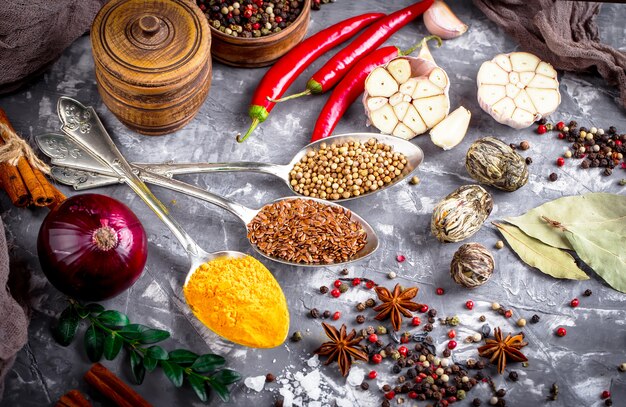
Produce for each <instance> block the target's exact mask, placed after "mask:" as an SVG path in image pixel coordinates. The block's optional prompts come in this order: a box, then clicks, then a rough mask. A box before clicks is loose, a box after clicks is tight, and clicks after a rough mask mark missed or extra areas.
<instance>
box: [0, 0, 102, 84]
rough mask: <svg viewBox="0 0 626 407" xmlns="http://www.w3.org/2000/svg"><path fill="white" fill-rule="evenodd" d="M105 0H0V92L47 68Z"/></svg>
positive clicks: (87, 26)
mask: <svg viewBox="0 0 626 407" xmlns="http://www.w3.org/2000/svg"><path fill="white" fill-rule="evenodd" d="M106 1H107V0H29V1H25V0H0V94H1V93H6V92H10V91H13V90H15V89H17V88H18V87H19V86H21V85H22V84H23V83H24V82H25V81H26V80H28V79H29V77H30V76H32V75H35V74H38V73H40V72H41V71H42V69H44V68H46V67H47V66H48V65H49V64H50V63H51V62H53V61H54V60H55V59H56V58H58V56H59V55H61V53H62V52H63V50H64V49H65V48H67V47H68V46H69V45H70V44H71V43H72V42H73V41H74V40H75V39H76V38H78V37H79V36H81V35H82V34H84V33H85V32H86V31H87V30H88V29H89V27H90V26H91V22H92V21H93V19H94V17H95V16H96V13H97V12H98V10H100V7H102V5H103V4H104V3H106Z"/></svg>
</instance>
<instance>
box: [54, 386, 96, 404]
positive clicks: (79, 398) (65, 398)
mask: <svg viewBox="0 0 626 407" xmlns="http://www.w3.org/2000/svg"><path fill="white" fill-rule="evenodd" d="M54 407H91V403H90V402H89V401H88V400H87V399H86V398H85V396H83V393H81V392H79V391H78V390H70V391H68V392H67V393H65V394H64V395H62V396H61V398H60V399H59V401H57V403H56V404H55V405H54Z"/></svg>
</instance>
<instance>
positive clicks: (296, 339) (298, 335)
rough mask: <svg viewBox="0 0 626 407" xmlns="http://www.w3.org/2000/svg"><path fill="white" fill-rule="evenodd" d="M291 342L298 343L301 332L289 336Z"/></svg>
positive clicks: (300, 338)
mask: <svg viewBox="0 0 626 407" xmlns="http://www.w3.org/2000/svg"><path fill="white" fill-rule="evenodd" d="M291 340H292V341H293V342H300V341H301V340H302V332H300V331H296V332H294V333H293V335H291Z"/></svg>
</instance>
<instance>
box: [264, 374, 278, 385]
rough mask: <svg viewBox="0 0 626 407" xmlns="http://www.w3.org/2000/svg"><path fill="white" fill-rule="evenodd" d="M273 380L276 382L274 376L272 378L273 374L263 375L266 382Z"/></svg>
mask: <svg viewBox="0 0 626 407" xmlns="http://www.w3.org/2000/svg"><path fill="white" fill-rule="evenodd" d="M274 380H276V376H274V375H273V374H271V373H268V374H266V375H265V381H266V382H268V383H271V382H273V381H274Z"/></svg>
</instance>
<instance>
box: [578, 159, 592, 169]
mask: <svg viewBox="0 0 626 407" xmlns="http://www.w3.org/2000/svg"><path fill="white" fill-rule="evenodd" d="M590 165H591V162H590V161H589V160H583V162H582V163H580V166H581V167H582V168H583V169H585V170H586V169H587V168H589V166H590Z"/></svg>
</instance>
